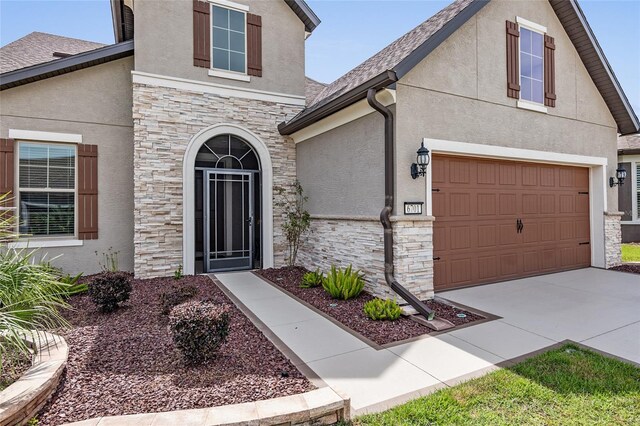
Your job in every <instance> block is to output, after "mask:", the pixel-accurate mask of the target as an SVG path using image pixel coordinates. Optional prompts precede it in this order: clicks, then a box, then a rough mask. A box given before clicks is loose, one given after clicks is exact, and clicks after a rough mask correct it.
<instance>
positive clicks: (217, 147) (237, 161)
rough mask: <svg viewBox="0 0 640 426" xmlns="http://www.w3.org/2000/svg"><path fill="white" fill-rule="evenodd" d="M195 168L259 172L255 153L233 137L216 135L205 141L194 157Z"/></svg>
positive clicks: (246, 144) (237, 138) (239, 139)
mask: <svg viewBox="0 0 640 426" xmlns="http://www.w3.org/2000/svg"><path fill="white" fill-rule="evenodd" d="M196 167H211V168H216V169H242V170H260V162H259V161H258V156H257V155H256V153H255V151H254V150H253V148H252V147H251V145H249V144H248V143H247V142H246V141H244V140H243V139H241V138H239V137H237V136H234V135H218V136H215V137H213V138H211V139H209V140H208V141H206V142H205V143H204V144H203V145H202V147H201V148H200V150H199V151H198V155H197V156H196Z"/></svg>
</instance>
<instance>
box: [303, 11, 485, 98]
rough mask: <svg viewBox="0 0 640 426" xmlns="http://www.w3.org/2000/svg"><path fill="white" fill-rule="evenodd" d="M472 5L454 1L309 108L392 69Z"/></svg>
mask: <svg viewBox="0 0 640 426" xmlns="http://www.w3.org/2000/svg"><path fill="white" fill-rule="evenodd" d="M471 3H473V0H456V1H454V2H453V3H451V4H450V5H449V6H447V7H445V8H444V9H442V10H441V11H440V12H438V13H436V14H435V15H433V16H432V17H431V18H429V19H427V20H426V21H424V22H423V23H422V24H420V25H418V26H417V27H415V28H414V29H413V30H411V31H409V32H408V33H406V34H405V35H403V36H402V37H400V38H398V39H397V40H396V41H394V42H393V43H391V44H390V45H388V46H387V47H385V48H384V49H382V50H381V51H379V52H378V53H376V54H375V55H373V56H372V57H370V58H369V59H367V60H366V61H364V62H363V63H361V64H360V65H358V66H357V67H355V68H354V69H352V70H351V71H349V72H348V73H346V74H345V75H343V76H342V77H340V78H339V79H337V80H336V81H334V82H333V83H331V84H329V85H328V86H327V87H326V88H325V89H324V90H323V91H322V92H320V94H319V95H318V97H317V98H316V99H315V100H314V102H313V104H311V105H310V107H311V108H314V107H316V106H318V105H320V104H323V103H326V102H329V101H330V100H332V99H334V98H336V97H338V96H340V95H341V94H343V93H346V92H348V91H349V90H350V89H353V88H355V87H357V86H359V85H361V84H362V83H364V82H366V81H367V80H370V79H371V78H373V77H375V76H377V75H378V74H380V73H382V72H384V71H386V70H390V69H393V68H394V67H395V66H397V65H398V64H400V62H402V60H403V59H405V58H406V57H407V56H409V54H410V53H411V52H413V51H414V50H416V49H417V48H418V47H420V46H421V45H422V44H423V43H424V42H425V41H427V40H428V39H429V38H430V37H431V36H432V35H434V34H435V33H436V32H437V31H438V30H439V29H441V28H442V27H443V26H444V25H445V24H446V23H447V22H449V21H450V20H451V19H452V18H453V17H455V16H456V15H458V14H459V13H460V12H461V11H463V10H464V9H465V8H466V7H467V6H469V5H470V4H471Z"/></svg>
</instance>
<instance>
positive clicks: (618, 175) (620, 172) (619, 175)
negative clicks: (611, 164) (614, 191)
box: [609, 168, 627, 188]
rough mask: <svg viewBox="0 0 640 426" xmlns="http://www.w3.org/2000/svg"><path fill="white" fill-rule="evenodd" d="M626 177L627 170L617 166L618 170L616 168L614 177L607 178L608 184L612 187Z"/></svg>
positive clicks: (620, 183) (621, 182)
mask: <svg viewBox="0 0 640 426" xmlns="http://www.w3.org/2000/svg"><path fill="white" fill-rule="evenodd" d="M626 178H627V171H626V170H625V169H622V168H619V169H618V170H616V177H614V178H613V177H611V178H609V186H610V187H612V188H613V187H614V186H616V185H622V184H623V183H624V180H625V179H626ZM616 179H617V180H616Z"/></svg>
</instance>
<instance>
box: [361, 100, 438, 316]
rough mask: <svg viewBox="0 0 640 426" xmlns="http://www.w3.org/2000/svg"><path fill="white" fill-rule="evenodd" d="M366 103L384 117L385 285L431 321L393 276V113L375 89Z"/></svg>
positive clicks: (429, 313) (429, 312) (430, 313)
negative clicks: (377, 95)
mask: <svg viewBox="0 0 640 426" xmlns="http://www.w3.org/2000/svg"><path fill="white" fill-rule="evenodd" d="M367 102H369V105H370V106H371V108H373V109H375V110H376V111H378V112H379V113H380V114H382V116H383V117H384V208H383V209H382V211H381V212H380V222H381V223H382V227H383V228H384V279H385V281H386V282H387V285H388V286H389V287H391V289H392V290H393V291H394V292H396V293H397V294H398V295H399V296H400V297H402V298H403V299H404V300H405V301H406V302H407V303H408V304H410V305H411V306H413V308H414V309H415V310H416V311H418V312H419V313H420V314H421V315H423V316H424V317H425V318H426V319H427V320H433V318H434V316H435V312H434V311H432V310H431V309H429V308H428V307H427V305H425V304H424V303H422V302H421V301H420V300H419V299H418V298H417V297H416V296H415V295H414V294H413V293H411V292H410V291H409V290H407V289H406V288H405V287H403V286H402V285H401V284H400V283H399V282H398V281H397V280H396V278H395V276H394V268H393V227H392V226H391V212H392V211H393V199H394V196H395V194H394V192H395V189H394V188H395V186H394V180H395V170H394V169H395V163H394V161H395V160H394V142H395V141H394V139H395V138H394V133H393V113H392V112H391V110H390V109H389V108H387V107H385V106H384V105H382V104H381V103H380V102H379V101H378V100H377V99H376V89H374V88H371V89H369V90H367Z"/></svg>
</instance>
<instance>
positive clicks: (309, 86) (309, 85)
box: [304, 77, 327, 105]
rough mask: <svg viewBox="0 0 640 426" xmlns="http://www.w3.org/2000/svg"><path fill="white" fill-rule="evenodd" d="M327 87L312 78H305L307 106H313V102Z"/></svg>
mask: <svg viewBox="0 0 640 426" xmlns="http://www.w3.org/2000/svg"><path fill="white" fill-rule="evenodd" d="M325 87H327V85H326V84H324V83H320V82H319V81H316V80H314V79H312V78H309V77H305V78H304V97H305V98H306V100H307V105H311V104H312V103H313V100H314V99H315V98H316V97H317V96H318V94H319V93H320V92H322V91H323V90H324V88H325Z"/></svg>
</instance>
